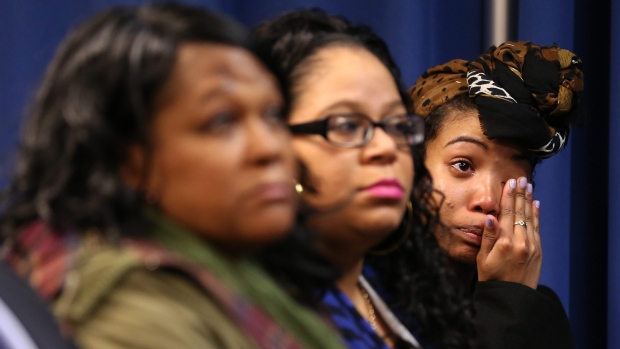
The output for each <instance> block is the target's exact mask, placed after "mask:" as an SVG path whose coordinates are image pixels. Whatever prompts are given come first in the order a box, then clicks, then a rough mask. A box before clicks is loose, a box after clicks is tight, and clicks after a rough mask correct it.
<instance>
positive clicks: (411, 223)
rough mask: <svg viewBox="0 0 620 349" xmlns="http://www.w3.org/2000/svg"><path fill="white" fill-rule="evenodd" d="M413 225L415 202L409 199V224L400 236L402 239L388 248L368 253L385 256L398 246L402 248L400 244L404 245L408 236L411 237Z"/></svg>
mask: <svg viewBox="0 0 620 349" xmlns="http://www.w3.org/2000/svg"><path fill="white" fill-rule="evenodd" d="M412 225H413V204H412V203H411V200H409V201H408V202H407V224H406V225H405V229H404V232H403V234H402V236H401V237H400V239H398V241H397V242H396V243H395V244H394V245H392V246H389V247H388V248H386V249H383V250H370V251H368V253H370V254H372V255H375V256H385V255H386V254H390V253H392V252H394V251H396V250H397V249H398V248H400V246H402V245H403V244H404V243H405V241H407V238H409V234H411V226H412Z"/></svg>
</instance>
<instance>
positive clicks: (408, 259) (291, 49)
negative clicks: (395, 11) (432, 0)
mask: <svg viewBox="0 0 620 349" xmlns="http://www.w3.org/2000/svg"><path fill="white" fill-rule="evenodd" d="M254 33H255V35H256V37H257V38H258V42H259V44H260V45H261V46H263V48H262V49H263V50H268V51H270V54H271V57H272V58H273V59H274V60H275V61H276V62H277V63H278V66H277V67H276V69H277V70H278V71H279V73H280V74H281V75H282V76H283V77H284V79H285V80H284V84H285V94H287V95H288V97H289V99H290V103H291V104H292V105H294V103H295V96H296V94H297V93H298V91H297V89H298V88H299V81H300V79H301V78H303V77H304V76H306V74H311V73H312V68H313V64H314V63H316V61H315V60H314V59H313V58H314V57H315V55H316V54H317V53H318V52H319V51H320V50H322V49H325V48H328V47H334V46H352V47H358V48H362V49H365V50H367V51H369V52H371V53H372V54H373V55H374V56H376V57H377V58H378V59H379V60H380V61H381V62H382V63H383V64H384V65H385V66H386V67H387V68H388V70H389V71H390V73H391V74H392V76H393V78H394V81H395V82H396V84H397V86H398V88H399V93H400V95H401V98H402V100H403V103H404V105H405V106H407V108H409V107H410V106H411V103H410V102H409V96H408V94H407V93H406V91H405V89H404V88H403V84H402V82H401V78H400V71H399V69H398V67H397V65H396V64H395V62H394V59H393V58H392V56H391V54H390V52H389V50H388V47H387V45H386V44H385V42H384V41H383V40H382V39H381V38H380V37H379V36H377V35H376V34H375V33H374V32H373V31H372V30H371V29H370V28H368V27H366V26H358V25H353V24H352V23H350V22H349V21H347V20H346V19H344V18H342V17H338V16H334V15H329V14H327V13H325V12H324V11H322V10H320V9H307V10H298V11H293V12H288V13H285V14H283V15H281V16H279V17H277V18H276V19H273V20H271V21H267V22H264V23H261V24H260V25H259V26H257V27H256V28H255V30H254ZM360 73H362V72H360ZM409 111H411V110H409ZM412 154H413V156H414V162H415V169H416V171H415V178H414V190H413V191H412V194H411V202H412V204H413V216H414V217H413V226H412V227H411V229H412V232H411V234H410V235H409V238H408V240H407V241H406V242H405V243H404V244H403V245H402V247H400V248H399V249H397V250H396V251H394V252H392V253H390V254H387V255H384V256H373V255H371V254H369V255H368V258H367V259H366V261H367V263H368V264H369V265H371V266H372V267H373V268H374V270H375V271H376V272H377V275H378V278H379V280H378V283H379V285H380V286H381V287H380V288H381V289H384V290H386V292H387V293H388V295H389V296H388V297H387V299H388V303H389V304H390V306H391V308H392V309H395V310H396V311H395V312H396V313H397V314H400V315H402V316H401V320H402V321H403V322H404V324H405V325H406V326H407V327H408V328H409V329H410V330H411V331H412V332H414V333H420V334H421V336H422V337H421V339H422V340H423V341H424V342H426V343H429V344H432V345H434V347H438V348H469V347H473V345H474V344H473V336H474V335H473V324H472V322H471V316H472V314H471V313H470V312H471V304H470V302H469V300H468V299H467V297H465V296H464V294H463V292H462V291H461V290H460V289H459V286H458V285H459V283H458V282H457V281H456V278H455V276H454V274H453V273H452V272H451V271H450V270H449V269H448V267H447V259H446V256H445V254H444V253H443V251H442V250H441V249H440V248H439V245H438V243H437V240H436V238H435V234H434V233H435V231H436V230H437V229H439V228H440V226H441V223H440V221H439V218H438V214H437V212H438V209H439V203H438V202H436V201H435V200H434V199H433V195H432V194H433V188H432V182H431V178H430V175H429V173H428V170H427V169H426V167H425V166H424V162H423V155H424V154H423V146H416V147H413V148H412ZM311 177H312V176H311V174H308V173H303V172H302V177H301V179H302V181H303V180H304V179H308V178H311ZM302 184H303V185H304V188H305V187H306V186H308V185H309V186H310V187H312V183H302ZM405 225H406V223H405V222H403V223H401V227H400V228H399V229H398V230H397V231H395V232H394V233H393V234H392V235H391V236H389V237H388V238H387V239H386V241H384V242H382V243H381V244H379V246H377V247H376V248H377V249H378V250H381V249H382V246H389V245H390V244H393V242H394V240H396V241H398V240H399V236H402V233H403V232H402V229H405Z"/></svg>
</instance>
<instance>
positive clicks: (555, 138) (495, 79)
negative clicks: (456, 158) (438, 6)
mask: <svg viewBox="0 0 620 349" xmlns="http://www.w3.org/2000/svg"><path fill="white" fill-rule="evenodd" d="M582 91H583V72H582V71H581V60H580V59H579V58H578V57H577V56H575V55H574V54H573V53H572V52H570V51H568V50H565V49H561V48H559V47H557V46H556V45H555V44H554V45H553V46H537V45H535V44H533V43H531V42H529V41H509V42H505V43H503V44H501V45H500V46H499V47H495V46H493V47H491V48H490V49H489V50H488V51H487V52H486V53H484V54H482V55H481V56H479V57H478V58H476V59H475V60H473V61H471V62H467V61H464V60H459V59H457V60H452V61H450V62H448V63H445V64H441V65H438V66H436V67H433V68H430V69H428V70H427V71H426V72H425V73H424V74H423V75H422V76H421V77H420V78H419V79H418V81H417V82H416V83H415V85H414V86H413V87H411V88H410V89H409V93H410V95H411V98H412V100H413V107H414V111H415V113H416V114H418V115H421V116H424V117H425V116H428V114H429V113H431V112H432V111H433V110H435V109H436V108H437V107H439V106H441V105H443V104H445V103H447V102H448V101H450V100H452V99H453V98H454V97H457V96H459V95H462V94H464V93H469V96H470V97H471V98H473V99H474V101H475V103H476V105H477V106H478V111H479V115H480V123H481V125H482V129H483V132H484V134H485V135H486V136H487V137H488V138H489V139H495V138H508V139H512V140H515V141H517V142H519V143H520V144H522V145H523V146H525V147H526V148H527V149H529V150H530V151H532V152H534V154H536V156H538V157H539V158H548V157H550V156H552V155H554V154H556V153H557V152H559V151H560V150H561V149H562V148H563V147H564V146H565V145H566V141H567V139H568V131H569V127H570V125H571V123H573V122H575V121H576V120H577V118H578V116H579V112H578V109H577V107H578V104H579V98H580V94H581V92H582Z"/></svg>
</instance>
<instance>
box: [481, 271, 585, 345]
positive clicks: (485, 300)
mask: <svg viewBox="0 0 620 349" xmlns="http://www.w3.org/2000/svg"><path fill="white" fill-rule="evenodd" d="M473 302H474V308H475V311H476V315H475V318H474V321H475V323H476V329H477V331H478V342H479V343H480V345H481V346H480V347H481V349H500V348H501V349H517V348H519V349H524V348H527V349H572V348H573V347H574V346H573V341H572V335H571V330H570V326H569V322H568V317H567V315H566V312H565V311H564V307H563V306H562V303H561V302H560V299H559V297H558V296H557V295H556V294H555V292H553V290H551V289H550V288H548V287H546V286H539V287H538V289H537V290H534V289H532V288H530V287H528V286H525V285H522V284H518V283H514V282H506V281H484V282H477V283H476V286H475V290H474V294H473Z"/></svg>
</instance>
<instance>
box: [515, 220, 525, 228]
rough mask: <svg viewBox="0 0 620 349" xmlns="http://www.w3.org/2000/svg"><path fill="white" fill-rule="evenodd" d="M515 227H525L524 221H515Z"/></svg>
mask: <svg viewBox="0 0 620 349" xmlns="http://www.w3.org/2000/svg"><path fill="white" fill-rule="evenodd" d="M515 225H520V226H522V227H527V223H525V222H524V221H516V222H515Z"/></svg>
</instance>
